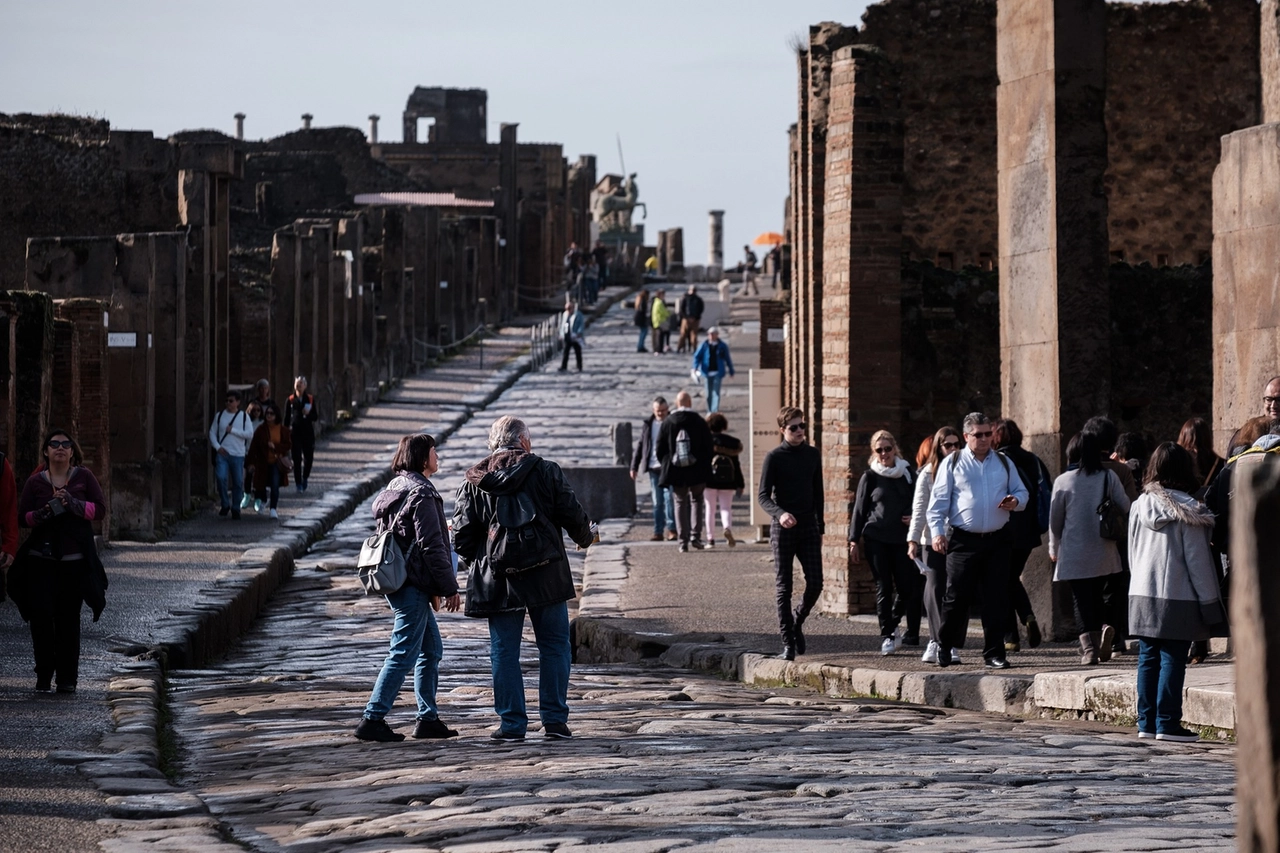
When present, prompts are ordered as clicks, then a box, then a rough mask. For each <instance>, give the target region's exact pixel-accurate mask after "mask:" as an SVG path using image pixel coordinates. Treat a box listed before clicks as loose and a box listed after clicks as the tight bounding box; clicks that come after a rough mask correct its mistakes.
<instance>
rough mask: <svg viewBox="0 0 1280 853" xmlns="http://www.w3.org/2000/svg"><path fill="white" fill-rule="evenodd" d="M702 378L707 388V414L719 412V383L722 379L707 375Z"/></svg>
mask: <svg viewBox="0 0 1280 853" xmlns="http://www.w3.org/2000/svg"><path fill="white" fill-rule="evenodd" d="M702 378H703V382H704V383H705V384H706V386H707V414H711V413H712V412H718V411H720V383H721V382H723V381H724V377H723V376H713V375H711V374H710V373H708V374H706V375H705V376H703V377H702Z"/></svg>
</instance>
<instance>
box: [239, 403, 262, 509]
mask: <svg viewBox="0 0 1280 853" xmlns="http://www.w3.org/2000/svg"><path fill="white" fill-rule="evenodd" d="M244 412H245V414H246V415H248V416H249V425H250V426H251V427H252V428H253V431H254V432H257V431H258V427H260V426H262V423H263V416H262V404H261V403H259V402H258V401H257V400H250V401H249V405H247V406H245V408H244ZM244 481H245V483H246V484H248V483H252V482H253V469H252V468H251V467H249V460H248V458H247V457H246V458H245V461H244ZM251 506H253V507H254V508H255V509H256V511H257V512H262V502H261V501H258V502H257V503H256V504H255V503H254V499H253V488H252V487H248V488H246V489H245V490H244V497H243V498H241V499H240V509H242V510H245V509H248V508H249V507H251Z"/></svg>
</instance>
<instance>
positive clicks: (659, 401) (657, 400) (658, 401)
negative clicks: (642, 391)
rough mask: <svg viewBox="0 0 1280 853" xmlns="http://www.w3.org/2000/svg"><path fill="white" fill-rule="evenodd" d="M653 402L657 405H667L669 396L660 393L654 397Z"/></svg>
mask: <svg viewBox="0 0 1280 853" xmlns="http://www.w3.org/2000/svg"><path fill="white" fill-rule="evenodd" d="M653 404H654V405H655V406H665V405H667V398H666V397H664V396H662V395H661V394H659V395H658V396H656V397H654V398H653Z"/></svg>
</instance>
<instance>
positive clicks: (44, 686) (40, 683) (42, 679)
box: [36, 675, 53, 693]
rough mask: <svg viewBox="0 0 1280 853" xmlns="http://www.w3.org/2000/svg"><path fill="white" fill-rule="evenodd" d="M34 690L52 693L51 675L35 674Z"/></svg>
mask: <svg viewBox="0 0 1280 853" xmlns="http://www.w3.org/2000/svg"><path fill="white" fill-rule="evenodd" d="M36 692H37V693H52V692H53V676H52V675H37V676H36Z"/></svg>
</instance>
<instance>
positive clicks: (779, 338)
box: [765, 329, 787, 344]
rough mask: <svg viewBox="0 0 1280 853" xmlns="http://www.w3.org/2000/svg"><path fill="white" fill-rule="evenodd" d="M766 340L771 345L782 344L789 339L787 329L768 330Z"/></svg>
mask: <svg viewBox="0 0 1280 853" xmlns="http://www.w3.org/2000/svg"><path fill="white" fill-rule="evenodd" d="M765 332H766V335H767V337H766V340H767V341H768V342H769V343H771V344H780V343H782V342H783V341H785V340H786V339H787V330H786V329H766V330H765Z"/></svg>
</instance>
